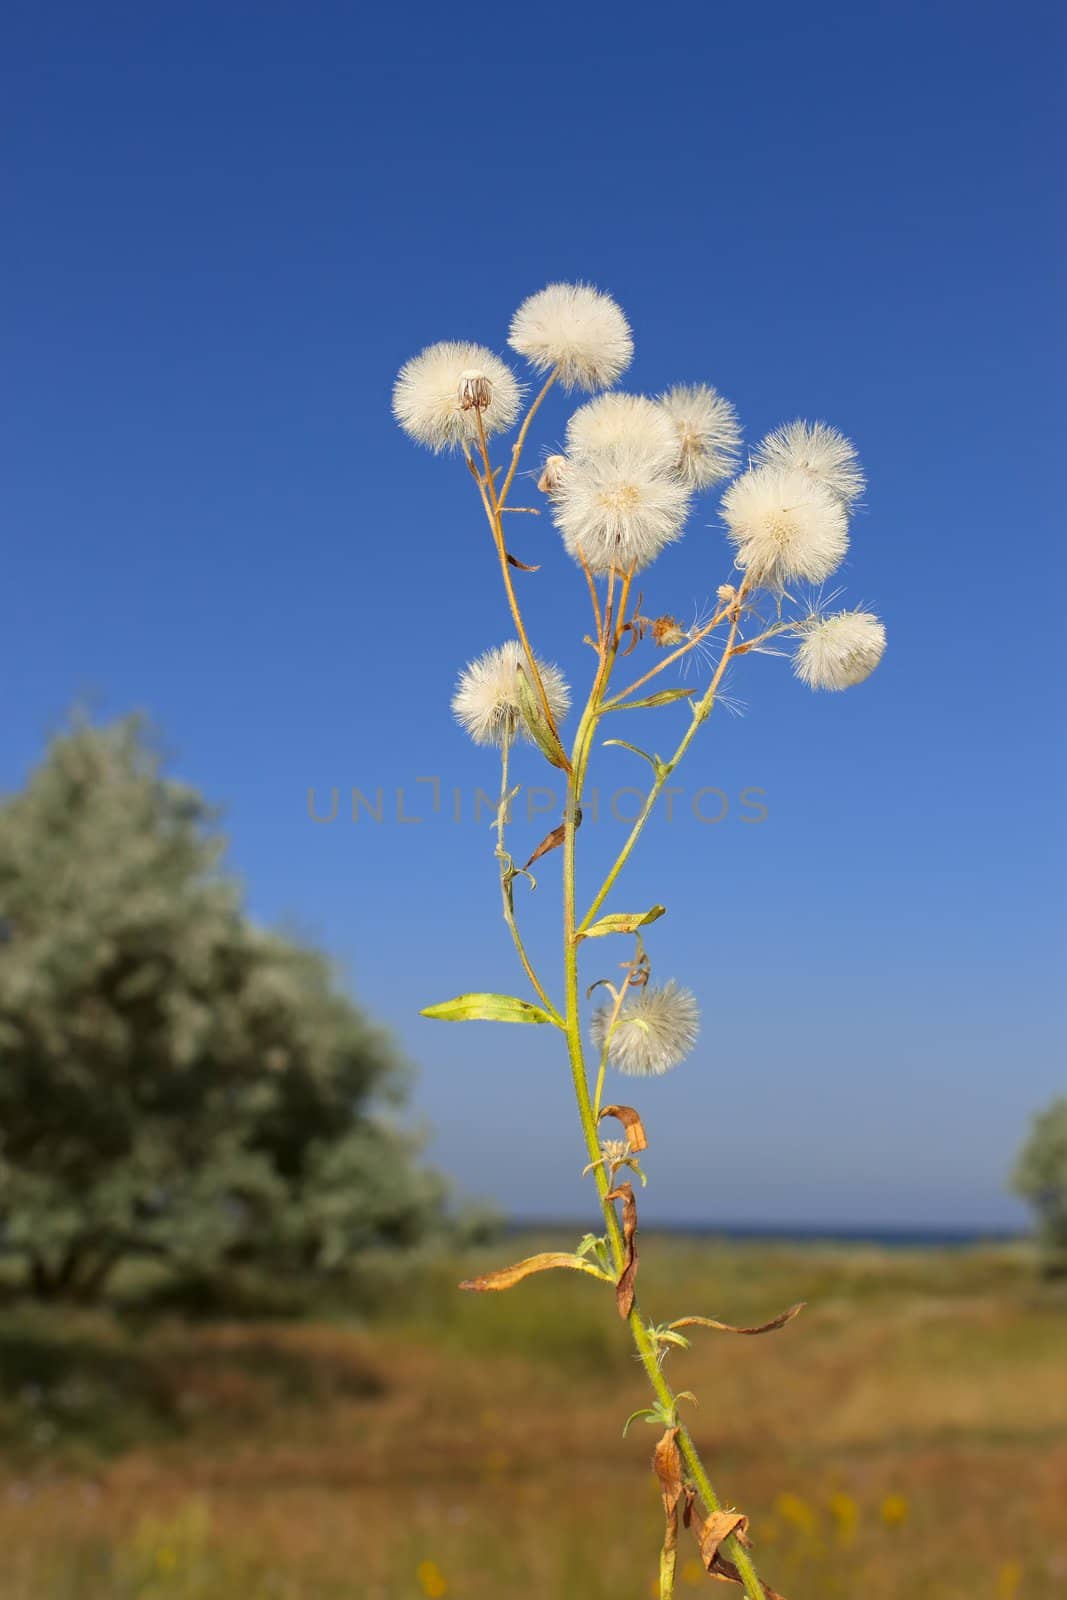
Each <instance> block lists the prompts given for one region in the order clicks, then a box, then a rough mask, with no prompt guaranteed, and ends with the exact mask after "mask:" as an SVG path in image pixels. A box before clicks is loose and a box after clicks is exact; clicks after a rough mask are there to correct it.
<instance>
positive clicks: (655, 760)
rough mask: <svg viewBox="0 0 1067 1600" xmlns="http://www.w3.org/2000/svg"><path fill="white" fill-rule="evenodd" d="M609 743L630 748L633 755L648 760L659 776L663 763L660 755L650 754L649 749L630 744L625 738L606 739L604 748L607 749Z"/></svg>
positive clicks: (624, 748)
mask: <svg viewBox="0 0 1067 1600" xmlns="http://www.w3.org/2000/svg"><path fill="white" fill-rule="evenodd" d="M609 744H617V745H620V746H621V748H622V749H623V750H629V751H630V752H631V754H632V755H635V756H640V757H641V758H642V759H643V760H644V761H647V762H648V764H649V766H650V767H652V768H653V769H654V770H655V772H656V775H657V777H658V776H659V769H660V767H661V765H662V762H661V761H660V759H659V756H650V755H649V753H648V751H647V750H642V749H641V748H640V747H639V746H638V745H636V744H628V743H627V741H626V740H625V739H605V740H604V748H605V749H607V747H608V745H609Z"/></svg>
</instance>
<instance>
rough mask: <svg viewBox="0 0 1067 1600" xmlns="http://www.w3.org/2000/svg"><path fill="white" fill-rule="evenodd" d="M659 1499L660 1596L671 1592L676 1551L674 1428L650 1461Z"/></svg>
mask: <svg viewBox="0 0 1067 1600" xmlns="http://www.w3.org/2000/svg"><path fill="white" fill-rule="evenodd" d="M652 1464H653V1466H654V1467H655V1469H656V1477H657V1478H658V1479H659V1488H660V1494H661V1495H662V1497H663V1515H664V1519H665V1524H666V1525H665V1528H664V1532H663V1550H662V1552H661V1554H660V1562H659V1572H660V1577H659V1588H660V1597H661V1600H663V1597H664V1596H669V1595H671V1594H673V1592H674V1570H675V1564H676V1562H677V1550H678V1502H679V1500H681V1498H682V1493H683V1485H682V1457H681V1452H680V1451H679V1449H678V1429H677V1428H668V1429H667V1430H666V1432H665V1433H664V1435H663V1437H662V1439H660V1441H659V1443H658V1444H657V1445H656V1453H655V1455H654V1456H653V1458H652Z"/></svg>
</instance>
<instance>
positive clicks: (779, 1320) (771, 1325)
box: [669, 1300, 808, 1334]
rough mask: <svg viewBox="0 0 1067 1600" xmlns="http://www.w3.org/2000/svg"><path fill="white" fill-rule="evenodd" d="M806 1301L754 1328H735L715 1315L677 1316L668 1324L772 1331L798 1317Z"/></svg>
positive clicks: (741, 1330) (732, 1330)
mask: <svg viewBox="0 0 1067 1600" xmlns="http://www.w3.org/2000/svg"><path fill="white" fill-rule="evenodd" d="M807 1303H808V1302H807V1301H806V1300H798V1301H797V1303H796V1305H795V1306H790V1307H789V1310H788V1311H783V1312H782V1313H781V1314H780V1315H779V1316H777V1317H772V1318H771V1320H770V1322H761V1323H760V1324H759V1326H758V1327H756V1328H737V1327H735V1326H734V1324H733V1323H732V1322H719V1321H718V1320H717V1319H716V1318H715V1317H679V1318H678V1321H677V1322H672V1323H670V1324H669V1326H670V1328H671V1329H672V1331H673V1330H674V1329H676V1328H714V1329H715V1331H716V1332H717V1333H749V1334H751V1333H773V1332H774V1330H775V1329H776V1328H784V1327H785V1325H786V1323H787V1322H792V1320H793V1318H794V1317H799V1315H800V1313H801V1312H802V1311H803V1309H804V1307H805V1306H806V1305H807Z"/></svg>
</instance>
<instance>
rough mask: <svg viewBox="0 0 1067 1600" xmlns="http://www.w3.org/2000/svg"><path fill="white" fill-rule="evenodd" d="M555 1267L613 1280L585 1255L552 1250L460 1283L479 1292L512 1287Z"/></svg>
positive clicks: (462, 1287)
mask: <svg viewBox="0 0 1067 1600" xmlns="http://www.w3.org/2000/svg"><path fill="white" fill-rule="evenodd" d="M553 1267H569V1268H570V1270H571V1271H572V1272H585V1273H588V1274H589V1276H590V1277H592V1278H600V1279H601V1281H602V1282H606V1283H610V1282H611V1281H612V1280H611V1279H610V1277H608V1276H607V1274H606V1273H603V1272H601V1270H600V1268H599V1267H598V1266H596V1265H595V1264H594V1263H593V1262H592V1261H588V1260H586V1258H585V1257H584V1256H576V1255H569V1254H567V1253H566V1252H565V1251H559V1250H551V1251H547V1252H546V1253H545V1254H544V1255H539V1256H527V1258H526V1260H525V1261H516V1263H515V1265H514V1266H511V1267H498V1268H497V1269H496V1271H495V1272H486V1273H483V1275H482V1276H481V1277H480V1278H467V1279H466V1280H465V1281H464V1282H463V1283H461V1284H460V1288H461V1289H474V1290H476V1291H477V1292H478V1293H479V1294H483V1293H485V1292H486V1291H487V1290H490V1289H510V1288H511V1286H512V1284H515V1283H521V1282H522V1280H523V1278H529V1277H530V1276H531V1275H532V1274H533V1273H535V1272H550V1271H551V1270H552V1268H553Z"/></svg>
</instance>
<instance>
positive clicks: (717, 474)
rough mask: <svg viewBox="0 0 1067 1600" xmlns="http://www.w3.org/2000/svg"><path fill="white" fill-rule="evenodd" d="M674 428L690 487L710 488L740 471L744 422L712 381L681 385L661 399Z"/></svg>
mask: <svg viewBox="0 0 1067 1600" xmlns="http://www.w3.org/2000/svg"><path fill="white" fill-rule="evenodd" d="M660 405H661V406H662V407H663V410H664V411H665V412H666V413H667V416H668V417H669V419H670V422H671V426H672V428H673V430H674V438H675V449H676V451H677V452H678V454H677V461H676V470H677V472H678V474H679V476H680V477H681V479H682V482H683V483H685V484H686V485H687V486H688V487H689V488H690V489H707V488H708V487H709V486H710V485H711V484H713V483H718V482H719V480H720V478H728V477H730V475H731V473H734V472H736V471H737V466H738V462H739V461H740V459H741V424H740V423H739V422H738V420H737V412H736V411H735V410H734V408H733V406H732V405H731V404H730V402H729V400H725V399H723V397H722V395H721V394H719V392H718V391H717V390H716V389H713V388H712V387H711V385H710V384H707V383H699V384H678V385H676V387H675V388H673V389H668V390H667V393H666V394H665V395H663V396H662V397H661V399H660Z"/></svg>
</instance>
